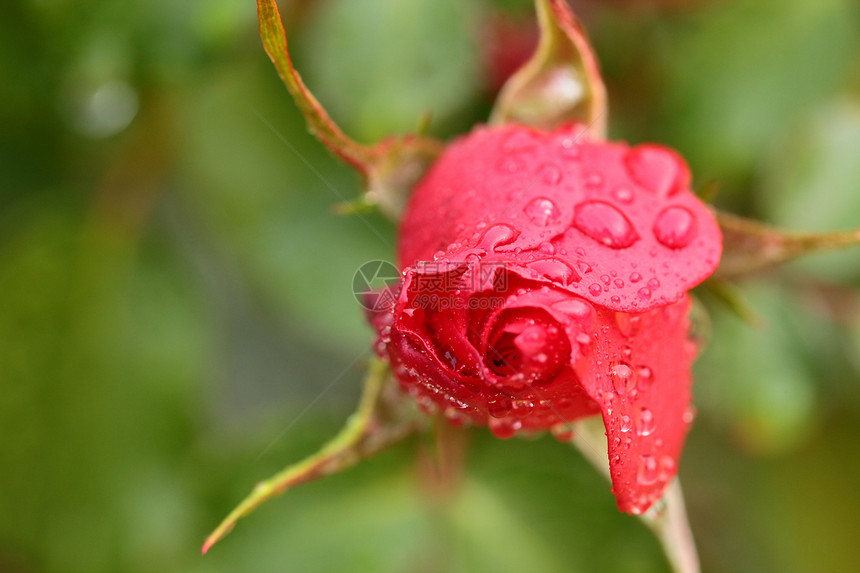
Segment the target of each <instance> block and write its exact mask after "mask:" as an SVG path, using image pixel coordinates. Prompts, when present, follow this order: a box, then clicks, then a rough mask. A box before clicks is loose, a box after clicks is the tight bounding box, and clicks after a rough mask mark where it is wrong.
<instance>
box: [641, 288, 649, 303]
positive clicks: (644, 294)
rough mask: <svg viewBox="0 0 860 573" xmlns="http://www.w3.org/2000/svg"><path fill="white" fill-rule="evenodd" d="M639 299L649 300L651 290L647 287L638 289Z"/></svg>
mask: <svg viewBox="0 0 860 573" xmlns="http://www.w3.org/2000/svg"><path fill="white" fill-rule="evenodd" d="M639 298H641V299H642V300H651V289H650V288H648V287H642V288H640V289H639Z"/></svg>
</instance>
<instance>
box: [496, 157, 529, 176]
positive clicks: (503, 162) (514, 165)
mask: <svg viewBox="0 0 860 573" xmlns="http://www.w3.org/2000/svg"><path fill="white" fill-rule="evenodd" d="M496 167H497V168H498V170H499V171H501V172H502V174H503V175H513V174H514V173H518V172H519V171H522V170H523V169H524V168H525V165H524V164H523V162H522V161H520V160H519V159H517V158H516V157H503V158H502V159H500V160H499V162H498V163H497V164H496Z"/></svg>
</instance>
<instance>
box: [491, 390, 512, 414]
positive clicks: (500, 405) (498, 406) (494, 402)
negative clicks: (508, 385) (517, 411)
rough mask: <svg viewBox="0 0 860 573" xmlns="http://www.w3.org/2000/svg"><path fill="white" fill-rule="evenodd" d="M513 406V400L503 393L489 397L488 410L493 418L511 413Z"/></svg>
mask: <svg viewBox="0 0 860 573" xmlns="http://www.w3.org/2000/svg"><path fill="white" fill-rule="evenodd" d="M512 407H513V404H511V400H510V399H509V398H507V397H506V396H502V395H501V394H497V395H496V396H491V397H490V398H488V399H487V412H488V413H489V414H490V416H492V417H493V418H504V417H505V416H507V415H508V414H510V413H511V408H512Z"/></svg>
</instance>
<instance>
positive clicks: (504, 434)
mask: <svg viewBox="0 0 860 573" xmlns="http://www.w3.org/2000/svg"><path fill="white" fill-rule="evenodd" d="M489 426H490V431H491V432H493V435H495V436H496V437H497V438H501V439H502V440H507V439H508V438H512V437H514V435H515V434H516V433H517V431H518V430H519V429H520V428H522V427H523V423H522V422H521V421H519V420H512V419H510V418H502V419H497V418H493V419H491V420H490V422H489Z"/></svg>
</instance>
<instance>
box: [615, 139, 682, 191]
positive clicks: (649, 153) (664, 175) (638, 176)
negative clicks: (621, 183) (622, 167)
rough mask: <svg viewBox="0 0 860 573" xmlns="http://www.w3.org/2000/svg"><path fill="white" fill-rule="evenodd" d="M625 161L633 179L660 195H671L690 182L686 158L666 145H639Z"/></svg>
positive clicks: (630, 152)
mask: <svg viewBox="0 0 860 573" xmlns="http://www.w3.org/2000/svg"><path fill="white" fill-rule="evenodd" d="M625 161H626V163H627V169H628V171H630V176H631V177H632V178H633V180H634V181H636V183H638V184H639V185H641V186H642V187H644V188H645V189H647V190H648V191H651V192H652V193H655V194H656V195H657V196H659V197H669V196H670V195H672V194H674V193H676V192H677V191H679V190H681V189H682V188H684V187H687V186H689V184H690V174H689V171H688V170H687V166H686V164H685V163H684V160H683V159H681V158H680V157H679V156H677V155H676V154H675V153H674V152H672V151H670V150H668V149H666V148H665V147H660V146H657V145H639V146H637V147H634V148H633V149H631V150H630V151H629V153H628V154H627V157H626V159H625Z"/></svg>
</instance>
